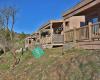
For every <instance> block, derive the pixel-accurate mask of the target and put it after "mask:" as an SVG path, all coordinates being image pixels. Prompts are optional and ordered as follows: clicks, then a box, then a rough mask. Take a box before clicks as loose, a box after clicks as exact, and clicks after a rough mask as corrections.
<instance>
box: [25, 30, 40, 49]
mask: <svg viewBox="0 0 100 80" xmlns="http://www.w3.org/2000/svg"><path fill="white" fill-rule="evenodd" d="M38 42H39V33H38V32H37V33H33V34H32V35H30V36H29V37H26V38H25V48H28V49H31V50H32V49H33V48H34V47H35V46H36V44H37V43H38Z"/></svg>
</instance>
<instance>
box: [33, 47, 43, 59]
mask: <svg viewBox="0 0 100 80" xmlns="http://www.w3.org/2000/svg"><path fill="white" fill-rule="evenodd" d="M32 54H33V56H34V57H35V58H36V59H38V58H40V57H41V56H43V55H44V51H43V49H41V48H40V47H36V48H34V49H33V51H32Z"/></svg>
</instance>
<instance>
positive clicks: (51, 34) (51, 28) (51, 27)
mask: <svg viewBox="0 0 100 80" xmlns="http://www.w3.org/2000/svg"><path fill="white" fill-rule="evenodd" d="M52 24H53V23H52V21H51V22H50V30H51V44H52V43H53V28H52Z"/></svg>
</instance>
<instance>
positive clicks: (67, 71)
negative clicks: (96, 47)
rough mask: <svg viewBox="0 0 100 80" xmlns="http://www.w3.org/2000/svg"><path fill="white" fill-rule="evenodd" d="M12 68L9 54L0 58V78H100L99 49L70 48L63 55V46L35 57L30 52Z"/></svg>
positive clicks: (21, 57)
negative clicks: (37, 57)
mask: <svg viewBox="0 0 100 80" xmlns="http://www.w3.org/2000/svg"><path fill="white" fill-rule="evenodd" d="M17 58H20V63H19V64H18V65H16V67H15V68H14V69H12V66H11V64H12V62H13V57H12V55H11V54H10V53H7V54H6V55H2V56H1V57H0V80H100V51H87V50H79V49H72V50H68V51H66V52H65V54H64V55H62V48H54V49H46V50H45V55H44V56H42V57H41V58H40V59H35V58H34V57H33V56H32V54H31V51H27V52H25V53H24V55H23V56H22V55H21V54H17Z"/></svg>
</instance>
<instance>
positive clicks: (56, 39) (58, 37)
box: [52, 34, 64, 44]
mask: <svg viewBox="0 0 100 80" xmlns="http://www.w3.org/2000/svg"><path fill="white" fill-rule="evenodd" d="M52 37H53V38H52V42H53V43H54V44H56V43H57V44H60V43H63V42H64V37H63V35H61V34H53V36H52Z"/></svg>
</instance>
